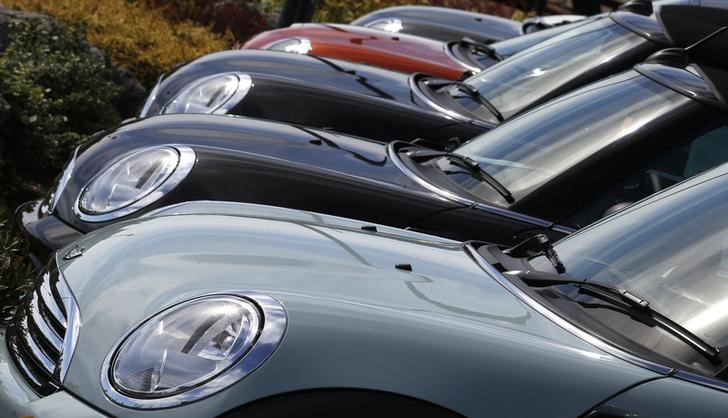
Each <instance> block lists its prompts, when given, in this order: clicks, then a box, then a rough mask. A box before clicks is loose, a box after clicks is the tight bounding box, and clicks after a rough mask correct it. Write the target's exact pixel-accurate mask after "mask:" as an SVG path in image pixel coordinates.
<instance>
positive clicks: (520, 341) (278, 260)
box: [0, 166, 728, 418]
mask: <svg viewBox="0 0 728 418" xmlns="http://www.w3.org/2000/svg"><path fill="white" fill-rule="evenodd" d="M727 213H728V166H722V167H720V168H718V169H714V170H712V171H710V172H707V173H705V174H703V175H701V176H699V177H694V178H693V179H691V180H687V181H686V182H684V183H681V184H679V185H677V186H674V187H672V188H670V189H667V190H666V191H664V192H662V193H660V194H658V195H655V196H654V197H653V198H651V199H648V200H646V201H643V202H641V203H638V204H636V205H633V206H631V207H630V208H628V209H626V210H624V211H622V212H619V213H617V214H615V215H613V216H611V217H609V218H607V219H606V220H604V221H602V222H600V223H598V224H596V225H594V226H592V227H589V228H586V229H584V230H582V231H580V232H578V233H576V234H574V235H572V236H570V237H568V238H566V239H564V240H562V241H560V242H559V243H558V244H556V245H553V246H552V245H551V243H550V242H548V240H547V239H544V238H545V237H544V236H539V235H536V236H534V237H533V238H531V239H528V240H526V241H524V242H523V243H521V244H518V245H516V246H514V247H512V248H501V247H496V246H492V245H488V244H486V243H481V242H466V243H459V242H454V241H449V240H445V239H441V238H437V237H434V236H428V235H423V234H419V233H415V232H411V231H405V230H398V229H394V228H390V227H385V226H381V225H369V224H365V223H362V222H359V221H354V220H348V219H343V218H336V217H331V216H325V215H319V214H315V213H310V212H303V211H297V210H289V209H281V208H274V207H266V206H257V205H248V204H238V203H225V202H192V203H187V204H181V205H178V206H173V207H168V208H164V209H161V210H158V211H157V212H156V213H153V214H150V215H148V216H146V217H144V218H139V219H134V220H130V221H127V222H122V223H118V224H115V225H112V226H109V227H107V228H103V229H100V230H97V231H95V232H92V233H90V234H88V235H86V236H84V237H83V238H82V239H81V240H79V241H77V242H76V243H74V244H73V245H71V246H69V247H66V248H64V249H62V250H60V251H59V252H58V253H57V254H56V256H55V258H54V259H53V260H52V262H51V263H50V264H49V266H48V268H47V270H46V271H44V272H43V273H42V274H41V276H40V283H39V286H38V288H37V289H36V290H35V291H34V292H33V293H32V294H31V295H29V296H28V298H27V299H26V300H25V301H24V302H23V303H22V305H21V307H20V309H19V312H18V314H17V317H16V318H15V320H14V322H13V323H12V325H11V326H10V327H9V328H8V329H7V330H3V332H2V334H1V335H2V336H0V416H3V417H6V416H7V417H19V416H33V417H54V418H63V417H75V418H77V417H101V416H120V417H170V418H171V417H175V418H177V417H207V416H210V417H213V416H223V417H246V418H250V417H267V418H270V417H289V416H300V417H350V416H363V417H364V416H365V417H379V416H386V417H390V416H391V417H395V416H396V417H458V416H469V417H537V416H538V417H589V418H595V417H601V418H604V417H676V418H677V417H680V418H685V417H725V416H727V415H728V393H727V392H726V391H728V382H727V380H726V379H727V373H726V364H728V356H727V355H726V354H724V353H723V349H724V348H725V346H726V345H728V317H727V316H728V223H727V222H726V214H727Z"/></svg>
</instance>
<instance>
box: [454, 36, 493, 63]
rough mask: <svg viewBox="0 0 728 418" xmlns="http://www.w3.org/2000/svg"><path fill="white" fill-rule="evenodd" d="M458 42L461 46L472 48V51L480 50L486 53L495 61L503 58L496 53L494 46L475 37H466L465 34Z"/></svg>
mask: <svg viewBox="0 0 728 418" xmlns="http://www.w3.org/2000/svg"><path fill="white" fill-rule="evenodd" d="M459 43H460V45H462V46H465V47H470V48H472V49H473V51H475V52H482V53H483V54H486V55H488V56H490V57H491V58H493V59H495V60H497V61H502V60H503V57H501V56H500V55H498V53H497V52H495V48H493V47H492V46H490V45H488V44H486V43H483V42H478V41H476V40H475V39H473V38H470V37H467V36H466V37H464V38H462V39H461V40H460V42H459Z"/></svg>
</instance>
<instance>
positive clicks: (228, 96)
mask: <svg viewBox="0 0 728 418" xmlns="http://www.w3.org/2000/svg"><path fill="white" fill-rule="evenodd" d="M252 87H253V80H252V79H251V78H250V75H248V74H243V73H237V72H227V73H221V74H214V75H211V76H208V77H204V78H201V79H199V80H196V81H195V82H193V83H190V84H189V85H187V86H186V87H185V88H184V89H182V91H180V92H179V93H178V94H177V95H176V96H175V97H174V98H173V99H172V100H171V101H170V102H169V103H168V104H167V105H166V106H165V107H164V109H163V110H162V113H164V114H169V113H215V114H225V113H227V112H228V111H229V110H230V109H232V108H233V107H235V105H237V104H238V103H239V102H240V101H241V100H243V99H244V98H245V96H246V95H247V94H248V91H250V89H251V88H252Z"/></svg>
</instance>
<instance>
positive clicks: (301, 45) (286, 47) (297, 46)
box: [267, 38, 313, 55]
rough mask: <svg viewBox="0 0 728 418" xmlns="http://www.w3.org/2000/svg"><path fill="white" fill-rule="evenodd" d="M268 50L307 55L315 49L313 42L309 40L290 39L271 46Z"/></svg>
mask: <svg viewBox="0 0 728 418" xmlns="http://www.w3.org/2000/svg"><path fill="white" fill-rule="evenodd" d="M267 49H272V50H274V51H283V52H294V53H296V54H301V55H306V54H308V52H309V51H311V49H313V47H312V46H311V40H310V39H308V38H289V39H284V40H282V41H278V42H276V43H274V44H271V45H270V46H268V48H267Z"/></svg>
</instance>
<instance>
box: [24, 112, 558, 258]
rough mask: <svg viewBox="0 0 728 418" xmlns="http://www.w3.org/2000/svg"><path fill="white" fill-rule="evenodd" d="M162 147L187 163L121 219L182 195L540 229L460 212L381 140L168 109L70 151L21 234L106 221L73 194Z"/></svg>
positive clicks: (440, 226) (492, 231)
mask: <svg viewBox="0 0 728 418" xmlns="http://www.w3.org/2000/svg"><path fill="white" fill-rule="evenodd" d="M162 144H185V145H186V146H188V147H190V148H192V149H193V150H194V152H195V154H196V157H197V160H196V163H195V166H194V167H193V168H192V171H191V172H190V174H189V175H188V176H187V177H186V178H185V179H184V180H183V181H182V182H181V183H180V184H179V185H178V186H177V187H176V188H175V189H174V190H173V191H172V192H170V193H168V194H167V195H165V196H164V197H163V198H161V199H160V200H158V201H157V202H155V203H153V204H151V205H149V206H148V207H146V208H144V209H143V210H141V211H139V212H136V213H133V214H131V215H129V216H127V218H129V217H136V216H139V215H141V214H143V213H145V212H148V211H150V210H154V209H157V208H160V207H164V206H168V205H173V204H177V203H180V202H184V201H189V200H203V199H214V200H221V201H238V202H249V203H259V204H268V205H274V206H283V207H291V208H297V209H304V210H312V211H317V212H323V213H329V214H333V215H338V216H346V217H351V218H356V219H362V220H365V221H369V222H376V223H382V224H387V225H391V226H395V227H400V228H405V227H413V228H418V229H422V230H426V231H431V232H437V233H438V234H441V235H444V236H448V237H451V238H455V239H459V240H465V239H471V238H477V239H483V240H488V241H495V242H508V241H510V240H511V239H512V238H513V236H515V235H517V234H519V233H521V232H523V231H527V230H531V229H533V228H544V227H548V226H549V223H548V222H545V223H544V224H534V223H533V222H531V221H529V220H521V219H519V218H513V219H510V218H508V217H506V216H503V215H502V214H499V213H490V212H489V210H487V209H486V210H473V209H467V206H468V205H470V203H463V202H459V201H457V200H453V199H450V198H447V197H446V196H443V195H441V194H440V193H437V192H434V191H432V190H430V189H428V188H426V187H424V186H423V185H422V184H420V183H418V182H417V181H416V180H414V179H413V178H411V177H409V176H408V175H407V174H406V173H405V172H403V171H402V170H401V169H400V168H399V167H397V165H396V164H395V163H394V162H393V161H392V159H391V157H390V155H389V154H388V152H387V149H386V145H385V144H382V143H378V142H374V141H370V140H365V139H361V138H354V137H349V136H344V135H340V134H334V133H330V132H325V131H314V130H309V129H301V128H297V127H295V126H289V125H284V124H278V123H272V122H266V121H260V120H253V119H246V118H238V117H230V116H217V115H167V116H160V117H154V118H148V119H144V120H140V121H138V122H135V123H131V124H127V125H124V126H121V127H119V128H118V129H116V130H115V131H110V132H107V133H106V135H99V136H98V137H97V139H96V140H95V141H92V142H91V143H90V144H88V146H87V148H86V149H84V150H83V151H82V152H79V154H78V157H77V159H76V161H75V171H74V175H73V176H71V178H70V180H69V181H68V183H67V185H66V187H65V189H64V190H63V192H62V193H61V194H60V196H59V197H58V204H57V206H56V210H55V212H54V215H52V216H48V214H47V213H45V212H42V211H38V210H37V206H33V207H32V208H29V209H28V210H27V211H24V212H23V213H24V214H25V215H24V217H21V219H19V221H21V222H22V224H23V225H25V224H27V225H28V226H27V227H24V228H25V229H26V233H27V234H28V235H29V236H31V237H34V236H36V235H37V236H38V237H39V238H40V237H43V239H42V240H40V242H39V243H38V244H39V246H40V247H42V246H43V245H44V244H45V243H49V244H45V245H48V246H49V247H50V248H58V247H59V246H60V244H63V243H67V242H69V241H70V239H67V240H65V241H64V240H60V241H59V240H55V241H52V240H51V239H50V238H52V237H44V235H43V234H44V231H42V230H39V229H38V228H36V227H35V226H36V225H37V224H39V223H53V224H59V223H60V222H59V221H58V220H59V219H60V220H62V221H63V223H60V224H61V225H63V224H66V225H70V227H72V229H71V231H72V232H74V233H75V234H77V233H78V232H76V231H73V230H74V229H75V230H77V231H81V232H84V233H85V232H88V231H90V230H93V229H97V228H100V227H102V226H104V225H107V224H109V223H112V222H114V221H109V222H95V223H92V222H84V221H82V220H81V219H79V218H78V217H77V216H76V215H75V214H74V209H73V208H74V205H76V201H77V197H78V195H79V193H81V191H82V190H83V188H84V187H85V185H86V184H87V183H88V182H89V181H90V180H91V179H92V178H93V177H94V176H95V175H96V174H97V173H98V172H99V171H101V170H103V169H104V168H105V167H108V166H109V165H110V164H113V162H114V161H116V160H117V159H118V158H119V156H120V155H127V154H129V153H132V152H136V151H138V150H140V149H143V148H146V147H150V146H155V145H162ZM454 209H463V210H465V212H460V211H453V213H452V216H453V217H454V218H453V219H457V220H458V221H457V222H461V223H460V224H459V226H451V225H450V223H452V222H453V221H451V220H450V217H449V215H448V213H450V211H452V210H454ZM46 219H48V220H46ZM122 219H123V218H122ZM115 221H116V220H115ZM66 229H68V227H66ZM70 233H71V232H69V234H70ZM75 234H74V235H75ZM555 234H556V237H560V236H562V235H563V234H562V233H555ZM56 235H58V236H61V234H56Z"/></svg>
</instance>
